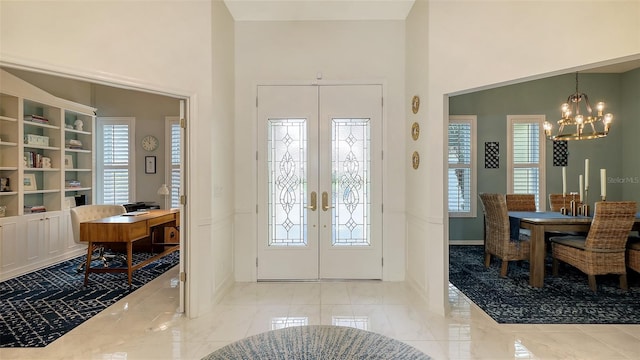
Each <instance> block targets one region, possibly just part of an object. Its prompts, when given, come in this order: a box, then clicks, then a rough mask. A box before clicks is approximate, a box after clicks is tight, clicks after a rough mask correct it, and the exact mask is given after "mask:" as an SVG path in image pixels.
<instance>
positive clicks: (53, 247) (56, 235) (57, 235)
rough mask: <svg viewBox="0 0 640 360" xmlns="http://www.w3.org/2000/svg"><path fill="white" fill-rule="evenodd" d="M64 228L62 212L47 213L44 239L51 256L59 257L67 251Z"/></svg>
mask: <svg viewBox="0 0 640 360" xmlns="http://www.w3.org/2000/svg"><path fill="white" fill-rule="evenodd" d="M62 228H63V226H62V213H61V212H60V211H52V212H47V213H45V217H44V232H45V233H44V237H45V241H46V242H47V244H48V249H49V256H58V255H61V254H62V253H64V251H65V241H64V238H63V236H62Z"/></svg>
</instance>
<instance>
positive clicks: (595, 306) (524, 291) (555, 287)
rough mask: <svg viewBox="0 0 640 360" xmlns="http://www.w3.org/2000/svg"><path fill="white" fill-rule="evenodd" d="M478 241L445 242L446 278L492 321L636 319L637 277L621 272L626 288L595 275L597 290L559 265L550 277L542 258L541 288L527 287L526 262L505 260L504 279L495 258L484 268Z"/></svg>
mask: <svg viewBox="0 0 640 360" xmlns="http://www.w3.org/2000/svg"><path fill="white" fill-rule="evenodd" d="M483 260H484V248H483V247H482V246H450V247H449V282H451V284H453V285H454V286H455V287H457V288H458V289H460V291H462V292H463V293H464V294H465V295H466V296H467V297H468V298H469V299H471V301H473V302H474V303H475V304H476V305H478V306H479V307H480V308H481V309H482V310H483V311H484V312H486V313H487V314H488V315H489V316H491V317H492V318H493V319H494V320H495V321H496V322H498V323H502V324H640V276H638V274H637V273H633V271H630V272H629V273H628V274H627V278H628V282H629V290H628V291H625V290H621V289H620V287H619V276H609V275H603V276H597V277H596V280H597V283H598V292H597V293H594V292H593V291H591V289H589V284H588V281H587V276H586V275H585V274H583V273H582V272H580V271H579V270H577V269H575V268H573V267H572V266H570V265H567V264H562V263H561V266H560V268H559V275H558V277H553V276H551V258H550V257H547V260H546V264H545V265H546V266H545V278H544V287H542V288H534V287H531V286H529V263H528V262H526V261H522V262H510V263H509V272H508V274H507V278H504V279H503V278H501V277H500V276H499V271H500V260H498V259H493V258H492V261H491V266H490V267H489V268H488V269H486V268H485V267H484V264H483Z"/></svg>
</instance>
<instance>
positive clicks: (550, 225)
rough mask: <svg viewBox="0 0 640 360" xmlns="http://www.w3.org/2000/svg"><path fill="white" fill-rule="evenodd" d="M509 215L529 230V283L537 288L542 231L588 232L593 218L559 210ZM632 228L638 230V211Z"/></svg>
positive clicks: (541, 273) (539, 284) (541, 278)
mask: <svg viewBox="0 0 640 360" xmlns="http://www.w3.org/2000/svg"><path fill="white" fill-rule="evenodd" d="M509 216H510V217H515V218H518V219H520V227H521V228H523V229H529V230H531V240H530V241H531V244H530V245H531V254H530V258H529V285H531V286H533V287H538V288H540V287H542V286H543V285H544V258H545V254H546V250H545V241H544V233H545V232H547V231H560V232H588V231H589V228H590V227H591V221H592V220H593V219H592V218H591V217H584V216H569V215H562V214H560V213H559V212H524V211H510V212H509ZM633 230H640V213H639V214H637V215H636V221H635V223H634V225H633Z"/></svg>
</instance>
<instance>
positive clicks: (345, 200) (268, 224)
mask: <svg viewBox="0 0 640 360" xmlns="http://www.w3.org/2000/svg"><path fill="white" fill-rule="evenodd" d="M381 160H382V87H381V86H380V85H343V86H339V85H335V86H259V87H258V199H259V204H258V261H257V268H258V279H259V280H268V279H299V280H303V279H307V280H308V279H380V278H382V161H381Z"/></svg>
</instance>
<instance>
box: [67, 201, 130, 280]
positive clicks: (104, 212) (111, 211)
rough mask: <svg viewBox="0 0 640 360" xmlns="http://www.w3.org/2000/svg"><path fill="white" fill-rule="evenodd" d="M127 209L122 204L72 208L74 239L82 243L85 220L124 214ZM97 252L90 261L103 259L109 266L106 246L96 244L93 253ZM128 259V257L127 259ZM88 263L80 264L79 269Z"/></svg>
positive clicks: (105, 264)
mask: <svg viewBox="0 0 640 360" xmlns="http://www.w3.org/2000/svg"><path fill="white" fill-rule="evenodd" d="M125 212H126V209H125V208H124V206H122V205H82V206H77V207H74V208H71V226H72V230H73V240H74V241H75V242H76V243H78V244H82V243H83V242H81V241H80V223H81V222H85V221H91V220H96V219H103V218H106V217H110V216H114V215H120V214H124V213H125ZM94 252H97V253H98V254H97V255H96V256H95V257H92V258H91V259H90V260H89V261H93V260H102V263H103V264H104V266H105V267H107V266H108V257H113V256H108V255H105V253H104V246H102V245H94V246H93V250H92V253H94ZM125 260H126V259H125ZM86 265H87V260H85V261H83V262H82V263H80V265H78V268H77V270H78V271H82V268H83V267H85V266H86Z"/></svg>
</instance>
